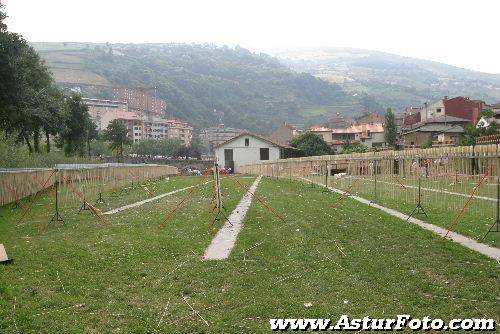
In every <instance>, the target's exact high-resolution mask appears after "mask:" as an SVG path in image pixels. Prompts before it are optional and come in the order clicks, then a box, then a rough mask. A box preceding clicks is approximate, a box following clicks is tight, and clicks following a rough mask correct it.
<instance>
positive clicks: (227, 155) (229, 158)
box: [224, 148, 234, 173]
mask: <svg viewBox="0 0 500 334" xmlns="http://www.w3.org/2000/svg"><path fill="white" fill-rule="evenodd" d="M224 166H225V167H226V168H231V172H232V173H233V172H234V160H233V149H231V148H226V149H224Z"/></svg>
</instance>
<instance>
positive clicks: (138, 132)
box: [107, 111, 144, 143]
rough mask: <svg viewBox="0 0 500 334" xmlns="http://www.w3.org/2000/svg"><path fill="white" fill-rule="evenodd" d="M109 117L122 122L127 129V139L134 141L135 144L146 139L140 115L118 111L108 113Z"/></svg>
mask: <svg viewBox="0 0 500 334" xmlns="http://www.w3.org/2000/svg"><path fill="white" fill-rule="evenodd" d="M107 116H108V117H109V116H110V117H114V118H113V119H118V120H120V121H121V122H122V123H123V124H124V125H125V127H126V128H127V137H129V138H130V139H132V141H133V142H134V143H135V142H138V141H139V140H141V139H143V138H144V135H143V129H144V122H143V119H142V117H141V116H139V115H138V114H136V113H134V112H130V111H116V112H110V113H108V115H107ZM110 122H111V121H110Z"/></svg>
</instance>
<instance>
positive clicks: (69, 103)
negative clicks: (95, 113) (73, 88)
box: [61, 94, 92, 156]
mask: <svg viewBox="0 0 500 334" xmlns="http://www.w3.org/2000/svg"><path fill="white" fill-rule="evenodd" d="M63 117H64V118H63V119H64V129H63V130H62V133H61V139H62V144H63V146H64V152H65V153H66V155H74V154H78V155H80V156H84V152H85V148H84V147H85V143H86V142H87V136H88V133H89V126H90V124H91V123H92V121H91V120H90V117H89V112H88V107H87V105H86V104H85V102H83V100H82V98H81V97H80V95H78V94H73V95H71V96H69V97H67V98H66V100H65V105H64V116H63Z"/></svg>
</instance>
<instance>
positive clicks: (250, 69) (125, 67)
mask: <svg viewBox="0 0 500 334" xmlns="http://www.w3.org/2000/svg"><path fill="white" fill-rule="evenodd" d="M33 45H34V47H35V48H36V49H37V50H38V52H39V53H40V54H41V56H42V57H43V58H44V59H45V60H46V62H47V64H48V66H49V67H50V69H51V71H52V72H53V74H54V77H55V79H56V81H57V82H58V83H59V84H60V85H61V86H66V87H74V86H79V87H80V88H81V89H82V91H83V93H84V95H86V96H91V97H102V98H111V96H112V94H111V92H112V91H111V87H112V86H115V85H117V86H128V87H145V88H148V87H154V86H156V87H157V94H158V96H159V97H162V98H165V99H166V100H167V109H168V110H167V113H168V116H169V117H175V118H178V119H181V120H185V121H188V122H190V123H191V124H194V125H195V126H196V127H197V128H202V127H206V126H213V125H216V124H217V122H218V115H217V114H216V113H214V109H216V110H217V111H219V112H223V113H224V118H223V121H224V123H226V124H227V125H228V126H233V127H237V128H245V129H248V130H251V131H254V132H257V133H260V134H269V133H271V131H272V130H273V129H274V128H276V127H277V126H278V125H279V124H280V123H281V122H283V121H288V122H292V123H296V124H311V123H317V122H323V121H325V120H326V118H327V116H328V115H330V114H331V113H333V112H337V111H340V112H345V111H346V110H347V111H349V113H351V114H353V113H354V114H359V113H360V112H361V111H363V110H368V109H370V108H371V107H372V106H373V101H372V100H370V98H369V97H366V96H361V95H359V96H356V97H352V95H351V94H347V93H346V92H344V91H343V89H342V88H341V87H340V86H339V85H337V84H335V83H329V82H326V81H324V80H320V79H318V78H315V77H314V76H312V75H310V74H307V73H297V72H295V71H292V70H290V69H289V68H288V67H287V66H285V65H283V64H282V63H280V62H279V61H278V60H277V59H276V58H273V57H270V56H268V55H266V54H256V53H251V52H250V51H248V50H246V49H243V48H239V47H236V48H228V47H216V46H213V45H194V44H112V45H111V44H92V43H34V44H33Z"/></svg>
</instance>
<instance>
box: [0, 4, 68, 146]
mask: <svg viewBox="0 0 500 334" xmlns="http://www.w3.org/2000/svg"><path fill="white" fill-rule="evenodd" d="M2 9H3V6H2V5H1V3H0V127H1V128H2V129H4V130H5V132H6V133H7V134H8V135H14V134H15V135H17V138H18V141H20V142H21V141H22V142H24V143H25V144H26V145H27V146H28V149H29V152H33V151H35V152H40V145H39V143H40V135H41V133H42V131H43V130H44V129H45V128H49V124H60V123H58V122H54V120H53V119H52V118H51V117H47V115H48V114H49V115H50V114H51V113H50V111H49V112H48V111H47V108H48V107H49V106H51V105H52V104H51V103H47V98H46V97H47V96H48V95H47V93H48V92H50V91H53V90H56V88H55V86H54V83H53V80H52V77H51V75H50V72H49V71H48V69H47V67H46V66H45V64H44V62H43V61H42V60H41V58H40V56H39V55H38V54H37V52H36V51H35V50H34V49H33V48H32V47H31V46H30V45H29V44H28V42H27V41H26V40H25V39H24V38H23V37H22V36H21V35H18V34H14V33H10V32H9V31H7V26H6V25H5V23H4V19H5V17H6V15H5V13H4V12H3V11H2ZM52 97H54V96H52ZM60 98H61V97H60ZM31 140H33V145H32V144H31Z"/></svg>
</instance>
